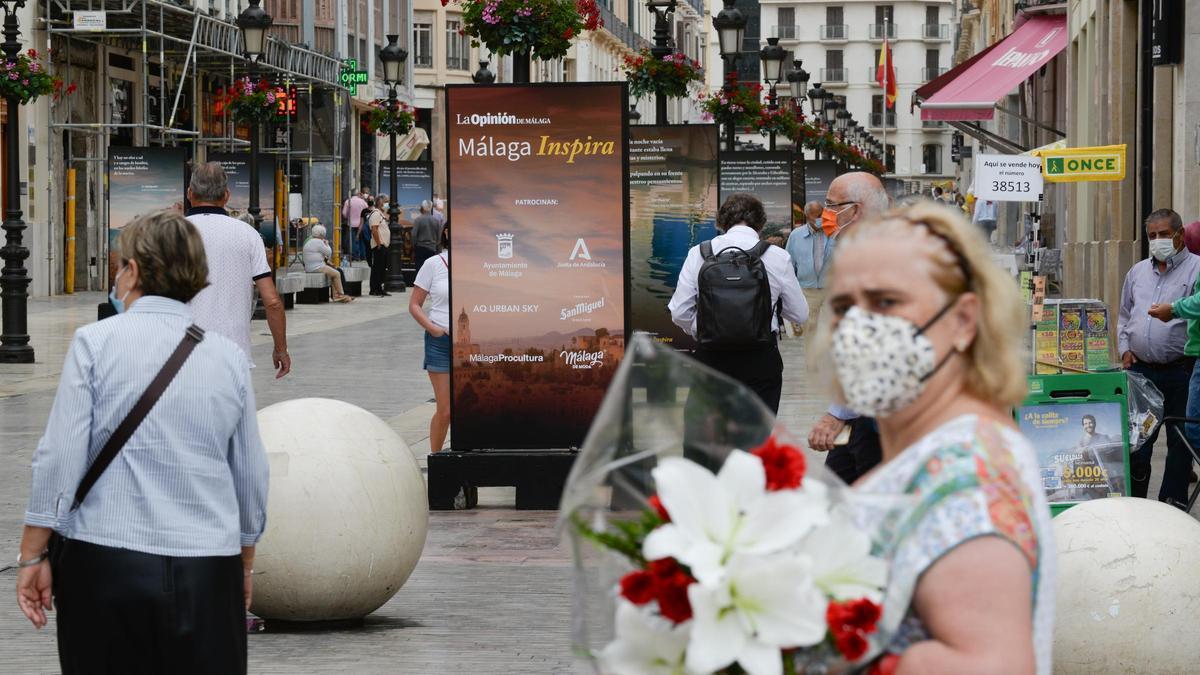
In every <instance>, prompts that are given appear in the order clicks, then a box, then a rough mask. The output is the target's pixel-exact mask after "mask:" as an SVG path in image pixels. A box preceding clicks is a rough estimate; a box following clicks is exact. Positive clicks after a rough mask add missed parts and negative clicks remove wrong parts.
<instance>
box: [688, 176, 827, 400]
mask: <svg viewBox="0 0 1200 675" xmlns="http://www.w3.org/2000/svg"><path fill="white" fill-rule="evenodd" d="M766 221H767V217H766V212H765V211H764V209H763V205H762V202H761V201H759V200H758V198H757V197H755V196H754V195H751V194H747V193H737V194H733V195H730V196H729V198H728V199H726V200H725V203H724V204H722V205H721V208H720V211H719V212H718V214H717V227H718V228H719V229H720V230H721V231H722V232H723V234H721V235H718V236H716V237H713V239H712V240H711V241H707V242H704V243H702V244H700V245H699V246H693V247H692V248H691V250H690V251H688V254H687V258H685V259H684V262H683V267H682V268H681V269H680V271H679V281H678V284H677V285H676V287H675V294H674V295H673V296H672V298H671V302H670V303H669V304H668V305H667V308H668V309H669V310H670V312H671V320H672V321H674V322H675V324H676V325H678V326H679V327H680V328H682V329H683V330H684V332H686V333H687V334H688V335H691V336H693V337H695V338H696V341H697V344H698V347H697V349H696V353H695V357H696V360H697V361H699V362H700V363H703V364H704V365H706V366H708V367H710V368H713V369H714V370H717V371H719V372H721V373H724V374H726V375H728V376H729V377H732V378H733V379H735V380H738V381H739V382H742V383H743V384H745V385H746V386H747V387H749V388H750V389H752V390H753V391H754V392H755V393H756V394H758V396H759V398H761V399H762V401H763V403H764V404H766V406H767V407H768V408H770V409H771V411H772V412H778V411H779V397H780V393H781V391H782V386H783V358H782V357H781V356H780V354H779V344H778V336H779V331H780V329H781V328H782V326H783V324H782V320H787V321H793V322H795V323H800V324H802V323H804V322H805V321H807V320H808V303H807V302H806V301H805V300H804V293H803V292H802V291H801V290H800V283H799V282H798V281H797V280H796V274H795V270H794V269H793V268H792V263H791V260H790V259H789V257H788V254H787V252H786V251H784V250H783V249H782V248H779V247H778V246H772V245H771V244H769V243H767V242H765V241H762V240H761V239H760V233H761V231H762V229H763V226H764V225H765V224H766ZM733 269H737V270H740V272H737V273H736V274H737V276H733V274H734V273H733V272H730V270H733ZM743 272H749V274H743Z"/></svg>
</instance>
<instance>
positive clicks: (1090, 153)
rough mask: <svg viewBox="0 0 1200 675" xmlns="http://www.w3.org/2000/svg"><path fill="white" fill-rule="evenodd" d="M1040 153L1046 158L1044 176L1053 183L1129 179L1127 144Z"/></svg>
mask: <svg viewBox="0 0 1200 675" xmlns="http://www.w3.org/2000/svg"><path fill="white" fill-rule="evenodd" d="M1038 154H1039V155H1040V156H1041V158H1042V176H1043V177H1045V179H1046V180H1047V181H1048V182H1051V183H1079V182H1083V181H1112V180H1124V179H1125V146H1124V145H1105V146H1101V147H1096V148H1062V149H1059V150H1045V151H1042V152H1039V153H1038Z"/></svg>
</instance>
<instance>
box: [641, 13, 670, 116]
mask: <svg viewBox="0 0 1200 675" xmlns="http://www.w3.org/2000/svg"><path fill="white" fill-rule="evenodd" d="M675 7H676V0H646V9H649V10H650V11H651V12H654V46H653V47H651V48H650V54H651V56H653V57H654V58H656V59H658V60H660V61H661V60H662V58H663V57H664V56H667V55H668V54H670V53H671V16H672V15H673V14H674V13H675ZM654 120H655V122H657V123H658V124H666V123H667V95H666V94H664V93H662V92H661V91H656V92H654Z"/></svg>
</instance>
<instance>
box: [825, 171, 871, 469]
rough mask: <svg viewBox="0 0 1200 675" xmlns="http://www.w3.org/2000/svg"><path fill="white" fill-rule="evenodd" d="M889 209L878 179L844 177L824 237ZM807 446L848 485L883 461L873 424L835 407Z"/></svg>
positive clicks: (830, 199)
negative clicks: (820, 454)
mask: <svg viewBox="0 0 1200 675" xmlns="http://www.w3.org/2000/svg"><path fill="white" fill-rule="evenodd" d="M889 206H890V200H889V199H888V193H887V190H886V189H885V188H884V187H883V183H881V182H880V181H879V178H878V177H876V176H874V175H872V174H869V173H865V172H863V171H854V172H851V173H844V174H842V175H840V176H838V177H837V178H835V179H834V180H833V182H832V183H830V184H829V192H828V193H827V194H826V195H825V210H824V211H822V213H821V226H822V229H823V231H824V232H825V233H826V234H828V235H829V236H831V237H837V236H838V235H839V234H841V233H842V231H844V230H846V229H847V228H850V227H852V226H853V225H854V224H855V223H858V222H862V221H864V220H870V219H872V218H878V217H879V216H882V215H883V214H884V213H885V212H886V211H887V210H888V207H889ZM835 260H836V258H835ZM847 427H849V428H850V437H849V439H848V440H846V441H845V442H841V441H839V439H838V437H839V436H841V435H842V431H843V430H844V429H846V428H847ZM808 445H809V447H810V448H812V449H813V450H816V451H818V452H829V455H828V456H827V457H826V458H825V466H827V467H829V469H830V470H832V471H833V472H834V473H836V474H837V475H838V476H839V477H841V479H842V480H843V481H845V482H846V484H847V485H849V484H850V483H853V482H854V481H855V480H857V479H858V478H859V477H860V476H862V475H863V474H865V473H866V472H867V471H869V470H870V469H871V468H872V467H874V466H875V465H876V464H878V463H879V461H880V459H881V457H882V450H881V449H880V446H879V432H878V430H877V429H876V428H875V420H873V419H870V418H866V417H859V416H858V414H857V413H856V412H854V411H853V410H851V409H849V408H846V407H845V406H840V405H837V404H836V403H835V404H831V405H830V406H829V412H827V413H825V414H824V415H823V416H821V419H819V420H817V423H816V424H815V425H814V426H813V428H812V430H811V431H810V432H809V434H808Z"/></svg>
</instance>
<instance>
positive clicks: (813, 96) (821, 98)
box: [808, 82, 830, 122]
mask: <svg viewBox="0 0 1200 675" xmlns="http://www.w3.org/2000/svg"><path fill="white" fill-rule="evenodd" d="M829 95H830V94H829V92H828V91H827V90H825V89H822V88H821V83H820V82H818V83H816V84H814V85H813V88H812V89H809V90H808V100H809V103H811V104H812V114H813V119H814V120H816V121H817V122H820V121H821V120H822V118H823V117H824V115H825V98H826V97H828V96H829Z"/></svg>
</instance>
